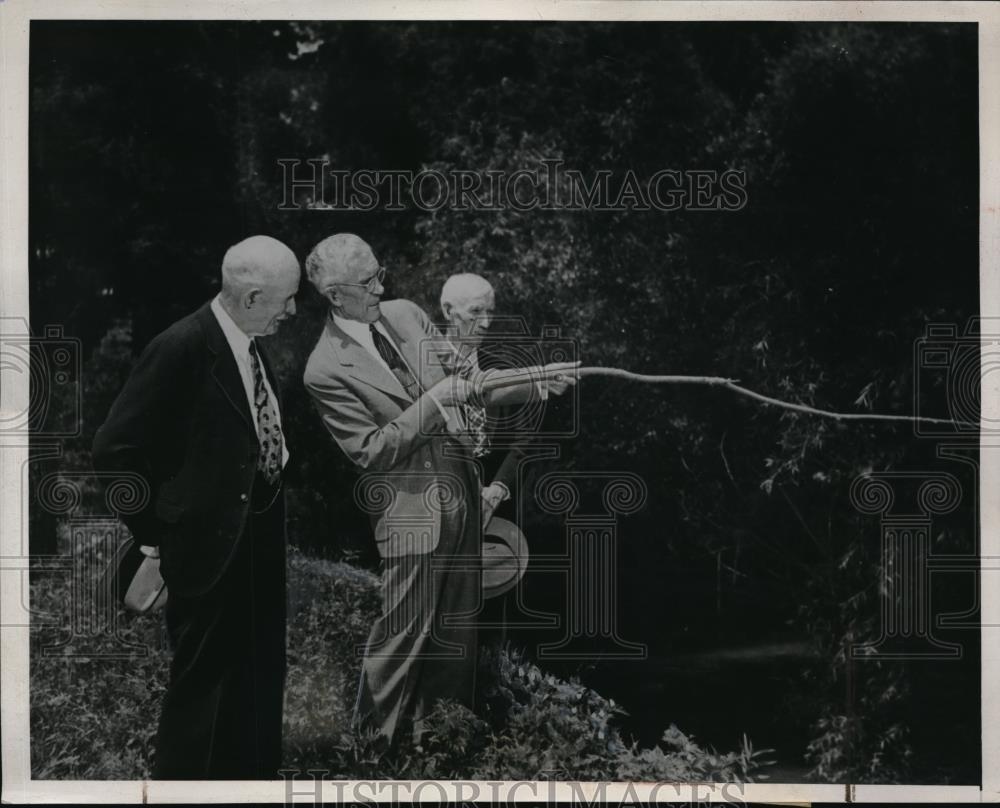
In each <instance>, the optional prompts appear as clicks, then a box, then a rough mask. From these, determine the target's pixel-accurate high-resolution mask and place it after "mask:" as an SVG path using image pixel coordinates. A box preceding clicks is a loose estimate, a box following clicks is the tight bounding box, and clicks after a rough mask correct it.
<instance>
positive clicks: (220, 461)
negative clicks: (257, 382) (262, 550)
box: [93, 303, 278, 595]
mask: <svg viewBox="0 0 1000 808" xmlns="http://www.w3.org/2000/svg"><path fill="white" fill-rule="evenodd" d="M260 355H261V358H262V362H263V365H264V370H265V372H266V373H267V375H268V380H269V382H270V384H271V388H272V389H273V390H274V391H275V395H278V392H277V391H278V385H277V384H276V382H275V379H274V375H273V373H271V370H270V366H269V363H268V361H267V358H266V356H265V355H264V351H263V350H261V351H260ZM257 452H258V441H257V430H256V426H255V419H254V417H253V415H252V414H251V412H250V405H249V402H248V401H247V396H246V393H245V391H244V387H243V383H242V380H241V378H240V372H239V368H238V367H237V365H236V360H235V358H234V357H233V354H232V350H231V349H230V347H229V343H228V342H227V341H226V337H225V334H223V332H222V328H221V327H220V326H219V323H218V321H217V320H216V319H215V315H214V314H213V313H212V310H211V308H210V306H209V304H207V303H206V304H205V305H203V306H202V307H201V308H200V309H198V310H197V311H196V312H194V313H193V314H190V315H188V316H187V317H185V318H183V319H182V320H179V321H177V322H176V323H174V324H173V325H172V326H170V328H168V329H167V330H166V331H164V332H163V333H162V334H159V335H158V336H156V337H154V338H153V340H152V341H151V342H150V343H149V345H148V346H147V347H146V349H145V350H144V351H143V353H142V355H141V356H140V357H139V360H138V362H137V363H136V366H135V368H134V369H133V371H132V374H131V376H130V377H129V379H128V381H127V382H126V383H125V387H124V388H123V389H122V391H121V393H120V394H119V396H118V398H117V399H116V400H115V403H114V404H113V405H112V407H111V411H110V413H109V414H108V418H107V420H106V421H105V423H104V425H103V426H102V427H101V428H100V429H99V430H98V432H97V435H96V437H95V438H94V447H93V460H94V465H95V466H96V467H97V468H98V469H99V470H101V471H106V472H118V471H122V472H133V473H137V474H139V475H141V476H142V477H143V478H145V480H146V481H147V482H148V484H149V489H150V498H149V500H148V501H147V502H146V503H145V505H144V506H143V507H142V508H140V509H139V510H138V511H137V512H136V513H134V514H129V515H125V514H123V515H122V519H123V521H124V522H125V524H126V525H127V526H128V527H129V529H130V530H131V531H132V534H133V535H134V536H135V538H136V540H137V541H138V542H140V543H141V544H147V545H154V546H158V547H159V548H160V558H161V561H160V569H161V572H162V574H163V578H164V580H165V581H166V584H167V587H168V589H169V590H170V591H172V592H175V593H177V594H182V595H198V594H201V593H204V592H207V591H208V590H210V589H211V588H212V587H213V585H215V584H216V583H217V582H218V580H219V579H220V578H221V576H222V574H223V573H224V572H225V570H226V567H227V565H228V563H229V561H230V560H231V559H232V557H233V553H234V551H235V549H236V546H237V542H238V539H239V537H240V535H241V533H242V532H243V529H244V526H245V524H246V520H247V513H248V510H249V508H250V503H251V500H252V496H253V484H254V477H255V473H256V468H257Z"/></svg>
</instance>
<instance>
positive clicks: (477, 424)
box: [462, 404, 490, 457]
mask: <svg viewBox="0 0 1000 808" xmlns="http://www.w3.org/2000/svg"><path fill="white" fill-rule="evenodd" d="M462 409H463V410H464V411H465V423H466V425H467V426H468V427H469V434H470V435H471V436H472V456H473V457H485V456H486V455H488V454H489V453H490V436H489V435H488V434H487V433H486V410H485V409H484V408H483V407H474V406H472V405H471V404H464V405H463V406H462Z"/></svg>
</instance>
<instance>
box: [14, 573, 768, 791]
mask: <svg viewBox="0 0 1000 808" xmlns="http://www.w3.org/2000/svg"><path fill="white" fill-rule="evenodd" d="M289 571H290V575H291V578H290V591H291V592H292V593H293V597H292V602H291V606H292V615H291V620H290V623H289V629H290V631H289V638H288V639H289V670H288V681H287V690H286V708H285V730H284V747H285V748H284V761H283V765H284V766H285V767H286V768H288V769H293V770H298V771H299V772H301V773H304V772H306V771H308V770H317V769H321V770H325V771H326V772H327V775H326V776H329V777H331V778H334V779H364V778H372V777H374V778H380V779H394V780H400V779H403V780H427V779H435V780H445V779H448V780H451V779H466V780H468V779H477V780H539V779H554V778H558V779H564V780H644V781H655V782H663V781H671V782H675V781H681V782H732V781H740V782H747V781H751V780H753V779H754V777H761V776H762V777H765V778H766V774H765V773H762V770H764V769H765V767H766V765H767V763H768V760H767V752H768V751H769V750H759V751H755V750H754V749H753V748H752V747H751V746H750V745H749V742H748V741H747V740H746V739H745V738H744V739H743V746H742V748H741V749H740V750H739V751H738V752H730V753H725V754H718V753H716V752H714V751H712V750H708V749H704V748H702V747H701V746H699V745H698V744H697V743H695V742H694V741H693V740H692V739H691V738H689V737H687V736H686V735H684V733H682V732H681V731H680V730H678V729H677V728H676V727H674V726H671V727H669V728H668V729H667V730H666V731H665V732H664V733H663V738H662V739H661V743H660V744H658V745H656V746H653V747H651V748H645V749H640V748H639V747H638V745H637V744H636V743H634V742H632V743H629V742H627V741H626V740H625V739H623V737H622V735H621V733H620V731H619V728H618V726H617V721H616V719H618V718H619V717H620V716H621V715H623V712H624V711H623V710H622V709H621V707H619V706H617V705H615V703H614V701H613V700H611V701H609V700H607V699H604V698H603V697H601V696H600V695H599V694H598V693H595V692H594V691H593V690H590V689H589V688H586V687H584V686H582V685H581V684H580V683H579V682H576V681H564V680H561V679H558V678H556V677H554V676H552V675H546V674H543V673H542V672H541V671H540V670H539V669H538V668H537V667H536V666H535V665H533V664H531V663H530V662H528V661H526V660H524V659H523V658H522V657H520V656H519V655H518V654H517V653H510V652H509V651H507V650H505V649H495V650H493V651H492V652H491V653H488V654H486V655H485V656H484V658H483V664H482V675H483V676H484V677H485V679H486V681H487V682H488V684H487V685H486V686H485V687H484V694H485V696H486V697H487V698H488V700H489V706H488V708H487V709H485V710H484V715H485V719H484V718H480V717H478V716H476V715H475V714H474V713H473V712H472V711H470V710H468V709H467V708H465V707H462V706H460V705H456V704H449V703H446V702H441V703H440V704H439V707H438V710H437V712H436V713H435V714H434V716H433V717H432V719H431V722H430V731H429V732H428V733H427V735H426V736H425V737H424V739H423V741H422V746H421V747H420V748H414V747H413V746H412V744H407V743H403V744H401V745H399V746H397V747H395V748H393V749H389V748H388V746H387V745H386V744H385V743H384V738H381V737H378V736H374V735H373V736H363V737H356V736H355V735H354V734H353V733H352V731H351V728H350V721H351V710H352V707H353V704H354V694H355V692H356V690H357V681H358V675H359V673H360V657H359V656H358V654H357V653H356V649H357V646H358V644H359V643H363V642H364V640H365V638H366V637H367V635H368V628H369V626H370V624H371V621H372V620H373V619H374V618H375V616H376V615H377V613H378V599H379V596H378V583H377V579H376V578H375V577H374V576H373V575H371V574H370V573H366V572H363V571H360V570H357V569H355V568H354V567H351V566H349V565H346V564H334V563H331V562H328V561H323V560H318V559H310V558H308V557H306V556H303V555H302V554H300V553H293V554H292V557H291V560H290V567H289ZM67 578H68V576H58V575H48V576H37V577H36V581H35V584H34V587H33V590H32V600H33V604H34V606H35V608H36V609H38V610H39V615H44V616H45V617H46V618H48V619H49V620H52V621H54V623H55V625H57V626H61V629H62V630H59V629H56V630H53V631H49V632H46V633H45V634H44V635H43V634H41V633H39V634H37V635H36V636H35V638H34V643H33V646H32V650H33V652H34V653H33V656H34V660H33V664H32V673H31V722H32V723H31V733H32V745H31V755H32V774H33V777H34V778H35V779H39V780H48V779H91V780H92V779H97V780H137V779H143V778H146V777H148V776H149V769H150V765H149V764H150V753H151V750H152V747H153V739H154V737H155V733H156V716H157V715H158V714H159V700H160V698H161V697H162V695H163V692H164V689H165V687H166V673H167V664H168V660H167V654H166V651H165V647H164V643H163V630H162V629H163V626H162V614H156V615H149V616H144V617H134V616H131V615H129V614H127V613H125V612H124V611H118V612H117V613H116V615H115V619H116V621H117V624H118V626H119V631H118V633H117V639H114V640H113V639H112V638H111V637H110V636H109V635H106V634H105V635H99V636H95V637H92V638H87V639H85V640H84V639H82V638H80V637H79V636H77V637H73V636H72V635H71V634H70V633H69V632H68V631H66V630H65V629H68V627H69V626H70V625H72V618H73V615H72V613H71V612H72V607H71V604H72V598H71V597H69V591H68V590H69V587H68V586H67ZM91 583H93V581H91ZM123 642H127V643H130V644H132V646H133V647H132V649H131V651H130V652H129V653H125V654H124V655H122V652H123V648H124V645H123ZM116 654H118V655H122V656H121V657H120V658H115V655H116ZM303 776H304V774H303Z"/></svg>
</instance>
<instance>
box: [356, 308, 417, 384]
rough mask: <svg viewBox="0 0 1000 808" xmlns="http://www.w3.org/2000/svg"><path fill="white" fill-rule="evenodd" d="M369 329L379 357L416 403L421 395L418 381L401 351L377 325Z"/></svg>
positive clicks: (373, 324) (372, 325) (372, 324)
mask: <svg viewBox="0 0 1000 808" xmlns="http://www.w3.org/2000/svg"><path fill="white" fill-rule="evenodd" d="M368 329H369V330H370V331H371V335H372V342H374V343H375V350H377V351H378V355H379V356H381V357H382V361H383V362H385V363H386V364H387V365H388V366H389V369H390V370H391V371H392V373H393V375H394V376H395V377H396V378H397V379H398V380H399V383H400V384H401V385H403V389H404V390H405V391H406V394H407V395H408V396H409V397H410V398H411V399H412V400H414V401H416V400H417V396H418V395H420V386H419V385H418V384H417V380H416V379H414V378H413V374H412V373H410V369H409V368H408V367H407V366H406V363H405V362H404V361H403V357H401V356H400V355H399V351H397V350H396V348H395V347H394V346H393V344H392V343H391V342H390V341H389V340H388V339H387V338H386V336H385V334H383V333H382V332H381V331H379V330H378V329H377V328H376V327H375V323H370V324H369V325H368Z"/></svg>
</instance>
